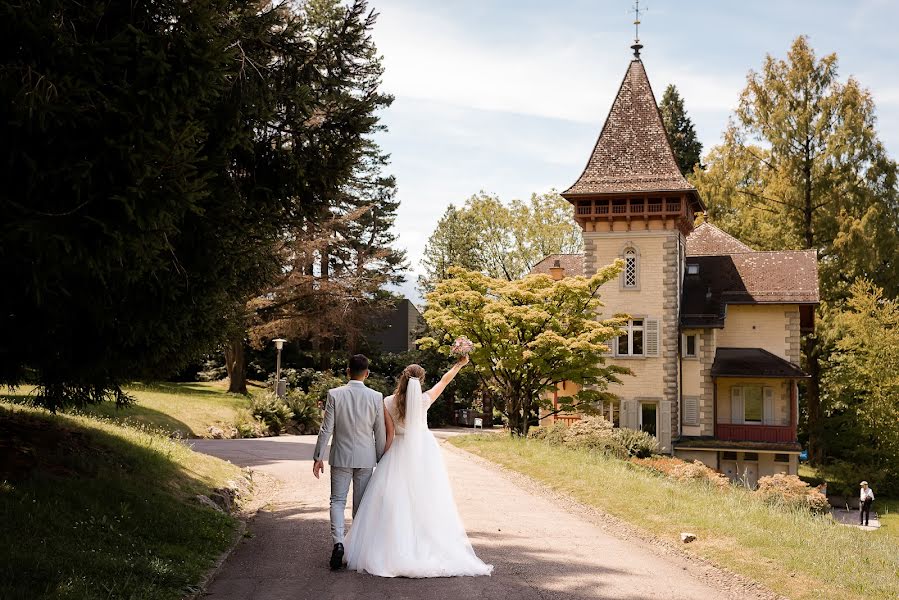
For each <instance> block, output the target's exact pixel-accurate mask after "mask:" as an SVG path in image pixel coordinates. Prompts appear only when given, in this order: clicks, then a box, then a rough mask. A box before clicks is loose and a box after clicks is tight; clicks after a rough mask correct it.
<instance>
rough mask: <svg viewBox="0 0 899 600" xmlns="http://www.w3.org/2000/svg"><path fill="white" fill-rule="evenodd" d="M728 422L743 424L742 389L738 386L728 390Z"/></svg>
mask: <svg viewBox="0 0 899 600" xmlns="http://www.w3.org/2000/svg"><path fill="white" fill-rule="evenodd" d="M730 422H731V423H735V424H741V423H742V422H743V388H741V387H740V386H738V385H735V386H734V387H732V388H730Z"/></svg>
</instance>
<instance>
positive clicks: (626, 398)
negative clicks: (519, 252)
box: [532, 55, 818, 484]
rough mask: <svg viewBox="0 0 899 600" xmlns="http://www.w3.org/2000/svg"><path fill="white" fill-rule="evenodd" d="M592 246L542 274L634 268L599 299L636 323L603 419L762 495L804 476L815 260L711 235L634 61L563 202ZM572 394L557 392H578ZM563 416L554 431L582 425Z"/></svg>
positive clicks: (551, 262) (617, 349)
mask: <svg viewBox="0 0 899 600" xmlns="http://www.w3.org/2000/svg"><path fill="white" fill-rule="evenodd" d="M562 196H563V197H565V198H566V199H567V200H568V201H569V202H571V203H572V205H573V207H574V218H575V220H576V221H577V223H578V224H579V225H580V226H581V228H582V230H583V236H584V254H583V255H553V256H548V257H546V258H545V259H544V260H543V261H542V262H541V263H540V264H538V265H536V266H535V267H534V269H533V270H532V272H533V273H546V274H548V275H551V276H553V277H555V278H561V277H565V276H568V275H582V274H586V275H591V274H593V273H595V272H596V271H597V270H598V269H599V268H600V267H602V266H604V265H606V264H609V263H611V262H612V261H614V260H615V259H616V258H621V259H623V260H624V263H625V267H624V270H623V271H622V273H621V274H620V276H619V277H618V278H617V280H616V281H612V282H609V283H607V284H605V285H604V286H603V287H602V288H601V289H600V294H601V296H602V300H603V302H604V303H605V307H604V308H603V313H602V315H601V316H602V317H603V318H608V317H611V316H612V315H615V314H621V313H625V314H627V315H629V316H630V317H631V318H630V320H629V321H628V323H627V325H626V326H625V334H624V335H622V336H621V337H619V338H617V339H616V340H614V342H613V344H612V349H611V350H612V351H611V353H610V356H609V358H608V360H609V361H610V362H612V363H615V364H620V365H622V366H627V367H629V368H630V369H631V371H632V372H633V374H634V376H633V377H627V376H626V377H624V378H623V380H624V382H623V385H621V386H615V389H614V390H612V391H614V392H615V393H616V394H617V395H618V397H619V398H620V400H618V401H614V402H611V403H607V404H606V405H605V406H603V407H602V408H603V412H604V414H605V415H606V417H607V418H609V419H610V420H612V421H613V422H614V423H615V424H616V425H619V426H622V427H629V428H633V429H642V430H644V431H647V432H649V433H651V434H653V435H655V436H656V437H657V438H658V440H659V444H660V447H661V449H662V451H664V452H667V453H670V454H674V455H676V456H679V457H682V458H685V459H689V460H693V459H695V460H700V461H702V462H703V463H705V464H707V465H709V466H710V467H712V468H715V469H717V470H719V471H721V472H723V473H725V474H727V475H728V476H730V477H731V478H738V477H742V478H745V479H746V480H748V482H749V483H750V484H754V482H755V481H756V480H757V478H758V477H760V476H764V475H771V474H774V473H778V472H782V473H791V474H796V472H797V467H798V454H799V451H800V447H799V444H798V442H797V437H796V424H797V419H798V412H799V408H798V386H797V384H798V382H799V381H800V380H801V379H803V378H806V377H807V375H806V374H805V373H804V372H803V371H802V369H801V368H800V366H799V364H800V352H799V347H800V346H799V345H800V336H801V335H802V334H804V333H809V332H811V331H812V330H813V328H814V308H815V305H816V304H817V303H818V273H817V260H816V256H815V253H814V251H783V252H759V251H755V250H753V249H752V248H750V247H749V246H747V245H745V244H743V243H742V242H740V241H739V240H737V239H735V238H733V237H731V236H730V235H728V234H726V233H725V232H723V231H721V230H720V229H718V228H716V227H715V226H714V225H712V224H710V223H702V224H700V225H698V226H695V225H694V223H696V221H697V215H698V214H699V213H702V212H703V211H704V210H705V206H704V204H703V201H702V199H701V198H700V197H699V193H698V192H697V190H696V188H694V187H693V186H692V185H690V184H689V183H688V182H687V180H686V179H685V178H684V177H683V176H682V175H681V173H680V170H679V169H678V166H677V163H676V162H675V159H674V154H673V152H672V150H671V145H670V144H669V142H668V138H667V135H666V133H665V128H664V125H663V123H662V118H661V115H660V113H659V110H658V106H657V104H656V101H655V97H654V96H653V92H652V89H651V87H650V84H649V80H648V78H647V75H646V71H645V70H644V67H643V62H642V61H641V60H640V58H639V56H638V55H637V56H636V58H635V59H634V60H632V61H631V63H630V65H629V66H628V70H627V73H626V74H625V77H624V80H623V82H622V83H621V87H620V89H619V90H618V95H617V97H616V98H615V101H614V102H613V104H612V108H611V110H610V112H609V116H608V118H607V119H606V122H605V125H604V126H603V129H602V132H601V133H600V135H599V139H598V140H597V142H596V146H595V147H594V149H593V153H592V154H591V156H590V158H589V160H588V162H587V166H586V167H585V168H584V171H583V173H582V174H581V175H580V177H579V178H578V179H577V181H576V182H575V183H574V185H572V186H571V187H570V188H568V189H567V190H566V191H565V192H563V193H562ZM576 392H577V389H576V387H575V386H573V385H572V384H571V383H567V384H564V385H560V386H559V389H558V391H557V393H556V394H555V395H556V396H557V397H558V396H559V395H567V394H573V393H576ZM578 418H579V417H578V416H577V415H558V416H555V417H552V416H551V417H548V418H547V420H548V421H551V420H555V419H563V420H566V421H569V422H570V421H572V420H576V419H578Z"/></svg>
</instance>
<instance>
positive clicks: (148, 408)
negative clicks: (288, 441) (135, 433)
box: [7, 381, 261, 437]
mask: <svg viewBox="0 0 899 600" xmlns="http://www.w3.org/2000/svg"><path fill="white" fill-rule="evenodd" d="M227 389H228V388H227V387H226V383H225V382H222V381H216V382H209V383H199V382H193V383H166V382H160V383H151V384H139V383H135V384H132V385H129V386H127V387H126V388H125V390H126V391H127V392H128V393H129V394H130V395H132V396H134V397H135V398H136V400H137V402H135V403H134V404H133V405H131V406H128V407H126V408H116V406H115V404H113V403H111V402H104V403H103V404H99V405H95V406H89V407H87V408H84V409H81V410H80V412H82V413H84V414H87V415H91V416H99V417H106V418H109V419H112V420H114V421H117V422H120V423H132V424H140V425H149V426H151V427H154V428H159V429H163V430H165V431H167V432H169V433H177V434H179V435H181V437H208V435H209V434H208V432H207V431H208V428H209V427H210V426H213V425H215V426H217V427H223V426H230V425H233V424H234V423H235V421H236V420H237V418H238V416H239V415H240V414H241V413H242V412H243V413H246V412H247V408H248V407H249V405H250V401H249V398H247V397H246V396H242V395H240V394H229V393H228V391H227ZM32 391H33V390H32V389H31V388H25V387H23V388H20V389H18V390H16V393H15V395H7V397H8V399H9V400H11V401H14V402H21V401H25V400H27V399H28V398H29V396H30V394H31V393H32ZM251 393H261V391H259V390H257V391H255V392H254V391H253V389H252V388H251Z"/></svg>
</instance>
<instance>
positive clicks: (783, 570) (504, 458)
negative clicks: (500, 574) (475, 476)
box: [450, 435, 899, 600]
mask: <svg viewBox="0 0 899 600" xmlns="http://www.w3.org/2000/svg"><path fill="white" fill-rule="evenodd" d="M450 442H451V443H452V444H454V445H456V446H458V447H460V448H463V449H465V450H468V451H470V452H473V453H475V454H478V455H480V456H483V457H484V458H486V459H489V460H491V461H494V462H496V463H498V464H501V465H503V466H505V467H507V468H510V469H512V470H515V471H519V472H521V473H524V474H526V475H529V476H531V477H533V478H534V479H536V480H538V481H540V482H542V483H545V484H547V485H549V486H550V487H552V488H554V489H557V490H560V491H562V492H566V493H568V494H570V495H571V496H572V497H573V498H575V499H576V500H578V501H579V502H582V503H584V504H588V505H591V506H595V507H596V508H598V509H600V510H602V511H604V512H606V513H609V514H612V515H614V516H616V517H620V518H621V519H624V520H626V521H628V522H630V523H633V524H634V525H636V526H638V527H639V528H641V529H643V530H644V531H646V532H648V533H650V534H652V535H655V536H657V537H660V538H662V539H666V540H670V541H672V542H675V543H680V537H679V535H680V533H681V532H684V531H689V532H692V533H695V534H697V536H698V539H697V541H695V542H693V543H691V544H690V545H689V546H685V547H684V548H685V550H686V551H687V552H693V553H696V554H698V555H700V556H703V557H705V558H707V559H710V560H712V561H713V562H715V563H717V564H720V565H722V566H724V567H726V568H729V569H731V570H733V571H735V572H737V573H741V574H743V575H746V576H748V577H750V578H752V579H754V580H756V581H759V582H762V583H763V584H764V585H766V586H768V587H769V588H771V589H773V590H774V591H776V592H779V593H781V594H783V595H785V596H787V597H789V598H795V599H809V600H811V599H813V598H814V599H833V600H837V599H843V598H847V597H860V596H862V595H864V597H866V598H868V599H871V600H873V599H878V598H883V599H890V600H894V599H895V598H899V547H897V543H896V542H897V537H896V531H895V529H897V528H899V527H897V525H899V523H897V522H896V520H895V518H894V516H893V511H891V512H890V515H889V518H888V519H885V522H884V526H883V528H882V529H881V530H879V531H875V532H865V531H862V530H859V529H856V528H853V527H845V526H841V525H837V524H835V523H834V522H833V521H832V520H831V519H830V518H829V517H821V516H813V515H810V514H808V513H805V512H802V511H790V510H786V509H782V508H777V507H772V506H768V505H766V504H764V503H761V502H759V501H757V500H756V499H755V498H753V497H752V496H751V495H750V494H749V493H747V492H745V491H743V490H739V489H728V490H726V491H724V492H722V491H718V490H715V489H712V488H711V487H709V486H708V485H706V484H702V483H680V482H676V481H674V480H671V479H667V478H664V477H662V476H658V475H654V474H653V473H650V472H649V471H647V470H645V469H642V468H640V467H637V466H636V465H633V464H630V463H627V462H625V461H621V460H615V459H610V458H605V457H603V456H601V455H598V454H594V453H589V452H584V451H577V450H570V449H566V448H561V447H557V446H551V445H549V444H545V443H543V442H541V441H537V440H526V439H516V438H510V437H508V436H496V435H491V436H459V437H455V438H450ZM894 507H895V505H894ZM878 508H879V510H880V512H881V513H883V512H884V505H880V506H879V507H878ZM535 518H539V515H538V516H536V517H535Z"/></svg>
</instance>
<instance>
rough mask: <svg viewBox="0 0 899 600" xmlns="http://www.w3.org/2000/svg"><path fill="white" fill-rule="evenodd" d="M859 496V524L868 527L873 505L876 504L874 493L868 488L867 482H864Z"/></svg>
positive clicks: (861, 484)
mask: <svg viewBox="0 0 899 600" xmlns="http://www.w3.org/2000/svg"><path fill="white" fill-rule="evenodd" d="M859 485H860V486H861V489H860V490H859V494H858V524H859V525H864V526H865V527H867V526H868V517H870V516H871V503H872V502H874V491H873V490H872V489H871V488H869V487H868V482H867V481H862V482H861V483H860V484H859Z"/></svg>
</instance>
